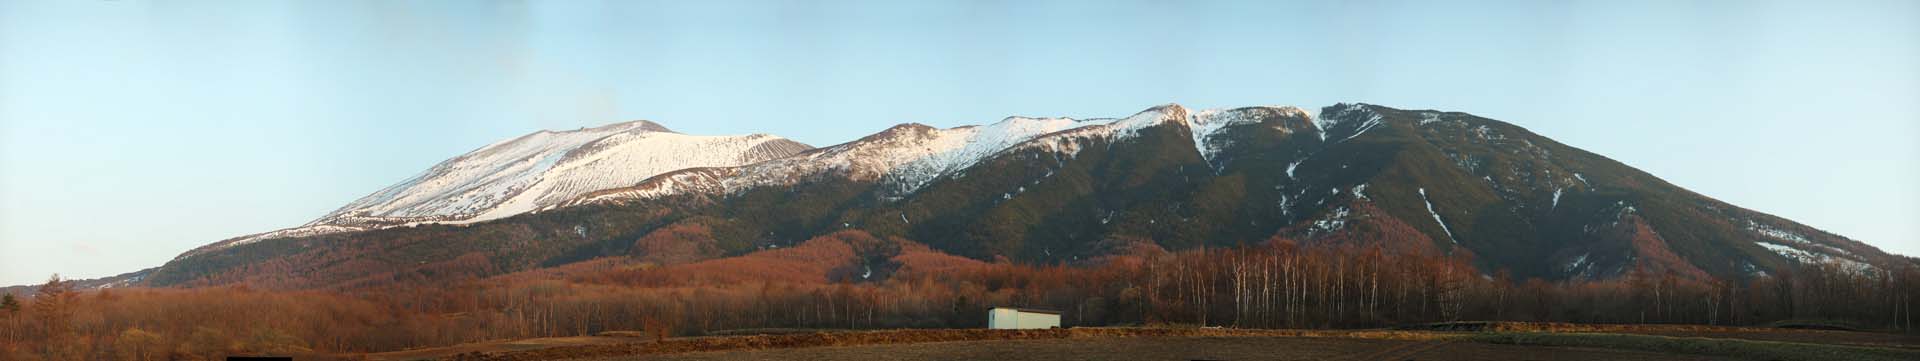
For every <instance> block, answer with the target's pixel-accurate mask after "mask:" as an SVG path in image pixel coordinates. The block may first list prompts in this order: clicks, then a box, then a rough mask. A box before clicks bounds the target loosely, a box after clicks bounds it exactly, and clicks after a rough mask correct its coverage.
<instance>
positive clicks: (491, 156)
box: [189, 121, 811, 254]
mask: <svg viewBox="0 0 1920 361" xmlns="http://www.w3.org/2000/svg"><path fill="white" fill-rule="evenodd" d="M807 149H811V147H810V146H807V145H805V144H801V143H798V142H794V141H791V140H787V139H785V138H781V137H776V136H771V135H765V134H752V135H738V136H699V135H686V134H680V133H676V132H674V131H672V130H669V129H667V128H666V127H662V126H660V125H659V124H655V123H653V122H648V121H634V122H626V123H618V124H612V125H607V126H601V127H595V128H583V129H578V130H572V131H560V132H555V131H546V130H542V131H538V132H534V133H532V134H527V135H525V136H521V137H518V138H514V139H509V140H505V141H501V142H497V143H494V144H490V145H487V146H485V147H481V148H480V149H477V150H474V151H472V152H469V153H467V154H464V155H461V156H459V157H455V158H453V159H449V160H446V161H444V162H441V163H440V164H438V165H435V166H433V168H430V169H427V171H426V172H424V173H421V174H419V175H416V176H414V177H412V178H410V179H407V180H406V181H403V182H400V183H399V184H395V185H393V186H389V187H387V188H386V189H382V190H380V191H378V192H374V193H373V194H371V195H368V196H366V197H363V198H360V199H359V200H356V201H354V202H352V203H349V204H347V205H346V206H344V207H341V208H339V209H338V210H335V211H333V212H332V213H329V214H327V215H325V216H323V217H320V218H319V219H316V220H314V221H313V222H310V223H307V224H306V225H303V226H301V227H296V228H290V229H284V230H279V231H274V232H267V233H262V234H257V235H251V236H245V237H239V238H234V239H229V240H227V241H222V242H219V243H216V244H214V245H209V247H203V248H204V249H217V248H222V247H227V246H232V245H237V244H245V243H250V242H253V241H258V240H261V239H268V238H284V237H292V236H311V235H318V234H326V233H337V232H348V231H358V230H365V229H375V228H383V227H390V226H397V225H408V224H420V223H471V222H479V221H486V220H492V219H499V218H505V217H508V216H513V215H516V214H521V213H526V212H529V211H534V210H538V209H542V208H547V207H550V206H553V205H556V204H560V203H562V202H565V201H567V200H571V199H574V198H577V197H580V196H582V195H585V194H587V193H590V192H594V191H599V190H604V189H611V188H621V187H628V186H632V185H634V184H637V183H639V182H641V181H643V180H646V179H648V178H652V177H653V176H656V175H659V174H662V173H667V172H672V171H676V170H681V169H688V168H697V167H731V166H738V165H742V164H749V163H755V162H760V161H765V160H768V159H774V158H780V157H785V156H788V155H792V154H795V153H799V152H802V151H805V150H807ZM204 249H200V250H195V251H194V252H189V254H191V253H195V252H198V251H203V250H204Z"/></svg>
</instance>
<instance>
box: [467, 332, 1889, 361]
mask: <svg viewBox="0 0 1920 361" xmlns="http://www.w3.org/2000/svg"><path fill="white" fill-rule="evenodd" d="M1496 326H1498V327H1488V328H1485V329H1482V330H1478V331H1435V330H1269V329H1232V328H1163V327H1080V328H1071V329H1045V330H986V329H902V330H874V331H831V332H823V331H813V332H802V331H800V330H795V331H796V332H777V333H770V334H754V335H729V336H707V337H686V338H671V339H666V340H663V341H658V342H654V341H652V340H649V339H645V338H632V340H633V341H631V342H620V343H613V344H597V345H575V346H562V347H551V348H542V349H534V350H515V351H506V352H466V353H460V354H454V355H448V356H451V357H450V358H451V359H454V360H471V361H480V360H486V361H507V360H554V359H572V358H596V357H624V356H638V355H662V354H680V353H688V352H708V351H739V350H764V349H793V348H808V347H823V346H867V345H894V344H916V343H932V342H953V341H1012V340H1046V339H1110V338H1127V337H1148V338H1152V337H1227V338H1237V337H1280V338H1332V339H1373V340H1403V341H1448V342H1475V343H1485V344H1497V345H1518V346H1549V347H1583V348H1599V349H1613V350H1631V351H1645V352H1654V353H1665V354H1690V355H1705V356H1724V357H1735V358H1744V359H1762V360H1810V361H1831V360H1920V349H1911V348H1905V347H1900V346H1897V345H1895V346H1890V347H1870V346H1855V345H1835V344H1823V343H1808V342H1782V341H1765V340H1750V339H1736V338H1709V337H1675V336H1660V335H1646V334H1634V332H1648V331H1657V330H1663V329H1668V328H1671V329H1673V330H1694V329H1696V328H1687V327H1668V326H1605V327H1602V326H1578V327H1574V326H1566V327H1559V326H1555V327H1547V326H1554V325H1518V326H1515V325H1505V326H1500V325H1496ZM1523 326H1524V327H1523ZM1608 328H1618V330H1612V329H1608ZM1701 330H1707V329H1701ZM1713 330H1720V331H1727V330H1736V329H1735V328H1725V330H1721V329H1719V328H1715V329H1713ZM1668 331H1671V330H1668ZM1740 332H1801V331H1782V330H1768V329H1745V330H1741V331H1740ZM1796 335H1799V334H1796ZM1807 335H1812V334H1807ZM609 336H619V338H628V337H631V336H630V335H609ZM1802 336H1805V335H1802ZM1807 341H1816V340H1813V339H1809V340H1807Z"/></svg>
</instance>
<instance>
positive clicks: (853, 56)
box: [0, 0, 1920, 285]
mask: <svg viewBox="0 0 1920 361" xmlns="http://www.w3.org/2000/svg"><path fill="white" fill-rule="evenodd" d="M1098 4H1108V3H1106V2H1100V3H1098ZM1111 5H1112V6H1111V7H1102V8H1098V9H1093V8H1094V7H1093V6H1092V5H1091V3H1089V4H1072V3H1052V2H1050V3H1039V4H1018V3H1006V4H1001V3H917V4H894V3H887V2H871V3H868V2H835V3H827V4H806V5H799V4H786V3H780V2H764V3H762V2H724V3H707V4H688V3H680V2H659V3H610V4H591V3H576V2H532V3H484V4H474V3H463V2H416V3H386V2H368V3H332V2H324V3H322V2H277V1H262V2H235V3H199V2H193V3H152V2H147V1H135V0H126V1H108V2H25V1H0V285H18V284H30V283H37V282H39V281H42V280H45V279H46V277H47V276H48V275H50V274H53V273H60V274H62V275H65V276H68V277H70V278H95V277H102V276H110V275H114V274H119V273H124V272H131V271H135V270H139V269H143V268H147V267H155V266H159V265H161V264H163V263H165V262H166V261H167V260H169V259H172V258H173V257H174V256H175V255H178V254H179V253H181V252H184V251H186V250H188V249H191V248H193V247H197V246H200V245H204V244H208V243H212V242H215V241H218V240H222V239H226V238H231V237H235V236H241V235H246V234H252V233H258V232H266V231H271V230H275V229H280V228H285V227H292V226H297V225H300V224H303V223H306V222H308V221H310V220H313V219H314V218H317V217H319V216H321V215H323V214H325V213H327V212H328V211H331V210H333V209H335V208H337V207H339V206H341V205H344V204H346V203H347V202H350V201H353V200H354V199H357V198H359V197H361V196H364V195H367V194H369V193H372V192H374V191H377V190H379V189H381V188H383V187H386V186H388V185H391V184H393V183H396V182H399V181H401V180H404V179H407V178H408V177H412V176H414V175H416V174H418V173H419V172H421V171H423V170H425V169H427V168H428V167H430V166H432V165H434V164H435V163H438V162H440V161H442V160H445V159H447V158H451V157H454V156H457V155H460V154H462V153H465V152H467V151H470V150H473V149H475V148H479V147H481V146H483V145H486V144H489V143H492V142H495V141H499V140H503V139H508V138H512V137H516V136H519V135H523V134H526V133H529V132H534V131H537V130H540V129H552V130H570V129H576V128H581V127H592V126H597V125H602V124H607V123H615V122H622V121H630V120H637V119H646V120H651V121H654V122H657V123H660V124H662V125H665V126H666V127H668V128H671V129H673V130H675V131H679V132H682V133H688V134H703V135H722V134H748V133H767V134H773V135H778V136H783V137H787V138H790V139H794V140H796V141H800V142H804V143H807V144H811V145H814V146H825V145H831V144H836V143H840V142H845V141H851V140H854V139H857V138H859V137H861V136H864V135H867V134H871V133H874V132H879V131H881V130H883V129H885V128H887V127H889V126H891V125H894V124H898V123H907V122H918V123H924V124H929V125H933V126H939V127H952V126H959V125H967V124H985V123H991V122H994V121H997V120H999V119H1001V118H1003V117H1006V116H1013V115H1025V116H1068V117H1076V118H1093V117H1118V116H1125V115H1128V114H1131V113H1132V112H1135V111H1139V110H1141V109H1145V108H1147V107H1151V106H1154V105H1159V104H1165V103H1179V104H1182V105H1185V106H1187V107H1190V108H1194V109H1203V108H1219V107H1235V106H1249V105H1293V106H1300V107H1303V108H1311V107H1321V106H1327V105H1331V104H1334V103H1337V102H1365V103H1370V104H1378V105H1384V106H1388V107H1395V108H1402V109H1438V110H1446V111H1460V112H1467V113H1472V114H1475V115H1479V116H1484V117H1488V118H1493V119H1498V120H1502V121H1506V122H1509V123H1513V124H1516V125H1519V126H1522V127H1525V128H1528V129H1529V130H1531V131H1533V132H1535V133H1538V134H1541V135H1544V136H1546V137H1549V138H1553V139H1555V140H1558V141H1561V142H1563V143H1566V144H1568V145H1571V146H1574V147H1578V148H1582V149H1585V150H1587V151H1591V152H1594V153H1597V154H1600V155H1603V156H1607V157H1609V158H1612V159H1615V160H1618V161H1620V162H1622V163H1626V164H1627V165H1629V166H1633V167H1636V168H1639V169H1641V170H1644V171H1647V172H1648V173H1651V174H1653V175H1655V176H1658V177H1660V178H1662V179H1665V180H1667V181H1669V182H1672V183H1674V184H1676V185H1679V186H1681V187H1684V188H1687V189H1689V190H1693V191H1695V192H1699V193H1701V194H1704V195H1707V196H1710V197H1713V198H1716V199H1720V200H1723V201H1726V202H1728V203H1732V204H1734V205H1738V206H1742V207H1746V208H1750V209H1754V210H1757V211H1761V212H1765V213H1770V214H1774V215H1778V216H1781V217H1785V218H1788V219H1791V220H1794V221H1797V222H1801V223H1804V224H1807V225H1809V226H1812V227H1815V228H1819V229H1822V230H1826V231H1829V232H1832V233H1836V234H1839V235H1842V236H1846V237H1849V238H1853V239H1856V240H1860V241H1863V242H1866V243H1868V244H1871V245H1874V246H1876V247H1879V248H1881V249H1884V250H1886V251H1888V252H1891V253H1897V254H1903V255H1920V223H1916V222H1913V220H1915V219H1920V187H1914V186H1913V185H1914V183H1915V180H1916V179H1920V142H1916V141H1915V140H1916V139H1920V103H1916V102H1914V101H1913V99H1920V67H1916V66H1914V65H1915V64H1920V3H1915V2H1903V1H1854V2H1824V3H1818V4H1806V3H1784V2H1769V3H1749V2H1732V1H1727V2H1685V3H1681V2H1663V1H1650V2H1616V1H1606V2H1597V1H1596V2H1556V3H1534V2H1475V3H1471V4H1470V5H1462V4H1436V3H1427V2H1404V3H1378V4H1348V3H1271V4H1269V3H1260V4H1238V3H1195V4H1177V5H1176V4H1159V3H1151V2H1126V3H1117V4H1111ZM1090 9H1092V10H1090Z"/></svg>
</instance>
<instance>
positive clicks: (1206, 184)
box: [147, 104, 1908, 288]
mask: <svg viewBox="0 0 1920 361" xmlns="http://www.w3.org/2000/svg"><path fill="white" fill-rule="evenodd" d="M653 127H657V126H641V127H639V128H653ZM596 129H598V128H596ZM629 130H635V129H629ZM629 130H622V132H625V131H629ZM637 130H639V131H646V132H657V130H647V129H637ZM510 143H511V142H508V143H503V144H510ZM497 147H500V145H496V146H490V147H488V148H483V149H482V151H488V150H491V149H493V148H497ZM585 148H591V147H585ZM615 148H617V147H615ZM724 149H753V147H744V146H743V147H734V148H724ZM738 157H739V158H734V159H735V160H736V161H738V162H739V164H734V165H726V164H717V165H687V166H686V167H684V168H681V169H677V170H671V169H669V170H659V171H658V172H657V173H658V174H657V175H654V176H652V177H649V178H646V179H644V180H638V181H633V182H632V183H629V184H631V185H632V186H629V187H608V188H606V189H598V190H591V191H585V192H581V193H579V194H578V195H579V197H577V198H572V199H565V200H561V199H558V197H547V198H534V199H537V200H538V201H535V202H533V204H534V205H536V206H537V207H528V208H527V209H542V210H544V211H541V212H533V213H521V214H517V215H513V216H509V217H505V218H498V219H491V220H483V219H478V217H474V218H465V219H461V220H459V221H457V222H448V223H456V224H442V225H432V224H429V225H422V226H418V227H400V228H388V229H382V230H375V231H366V232H346V233H326V234H293V235H288V236H275V237H260V239H258V240H257V242H253V243H250V244H246V245H244V246H236V247H231V248H221V249H215V250H210V251H207V252H201V253H194V254H190V255H183V256H182V257H181V258H180V259H176V260H175V261H174V262H170V263H169V264H168V265H166V266H163V267H161V268H160V269H158V270H155V271H154V272H153V273H152V274H151V276H149V277H147V279H148V280H150V281H149V282H150V284H154V285H174V284H220V283H232V282H249V283H255V284H262V285H266V286H270V287H283V288H310V287H351V286H353V285H367V284H379V283H386V282H427V281H431V280H433V279H438V278H441V277H452V276H449V275H457V274H474V273H478V274H496V273H498V272H512V271H517V270H525V269H533V268H541V267H549V266H556V265H561V264H567V263H570V262H576V261H581V260H586V259H592V258H596V257H608V256H613V257H639V258H641V259H650V258H649V256H650V255H648V254H646V253H647V252H655V251H656V250H670V249H678V250H681V251H685V249H686V247H670V245H667V246H662V244H663V243H662V242H670V241H663V240H671V239H676V238H674V237H667V236H673V235H674V234H669V233H661V234H656V232H673V231H672V230H675V229H680V230H684V229H701V230H704V231H702V232H696V233H692V234H698V238H700V239H698V240H689V242H698V245H699V246H698V247H697V249H699V250H700V251H699V252H679V253H675V254H674V255H673V257H666V258H672V259H680V258H685V257H689V256H688V255H699V256H697V257H708V258H711V257H727V256H733V255H741V254H746V253H749V252H753V251H756V250H764V249H772V248H779V247H791V246H795V245H797V244H798V242H800V241H803V240H806V239H811V238H814V237H817V236H821V235H825V234H830V233H833V232H837V231H840V230H844V229H860V230H865V231H868V232H871V233H872V234H874V235H875V236H880V237H902V238H905V239H910V240H914V241H917V242H920V243H923V244H926V245H928V246H930V247H932V248H934V249H936V250H939V251H942V252H947V253H952V254H957V255H961V256H966V257H970V258H975V259H980V260H992V259H1007V260H1012V261H1018V262H1030V263H1069V264H1072V263H1078V262H1084V261H1088V260H1092V259H1098V258H1101V257H1104V256H1109V255H1113V254H1115V253H1117V252H1131V251H1129V250H1142V249H1154V248H1158V249H1168V250H1183V249H1194V248H1198V247H1219V246H1234V245H1242V244H1255V243H1260V242H1266V241H1269V240H1275V239H1290V240H1294V241H1298V242H1315V243H1333V244H1353V245H1357V246H1379V247H1383V248H1385V249H1388V250H1391V251H1394V252H1426V253H1435V254H1448V255H1455V256H1458V257H1467V258H1470V259H1472V260H1474V262H1475V264H1477V265H1478V266H1480V268H1481V269H1482V270H1483V271H1484V272H1487V273H1489V274H1491V273H1494V272H1498V271H1507V272H1511V273H1512V274H1513V275H1515V276H1517V277H1540V278H1546V279H1556V280H1564V279H1608V278H1617V277H1622V276H1625V275H1628V274H1631V273H1634V272H1650V273H1672V274H1674V275H1677V276H1682V277H1691V278H1702V277H1719V278H1741V277H1750V276H1753V275H1759V274H1766V273H1772V272H1780V271H1790V270H1792V269H1794V268H1796V267H1802V266H1805V265H1807V264H1810V263H1815V262H1836V263H1840V264H1842V265H1843V266H1846V267H1851V268H1855V269H1868V268H1872V267H1874V265H1887V264H1893V263H1897V262H1908V261H1906V260H1903V259H1900V258H1898V257H1896V256H1892V255H1888V254H1886V253H1884V252H1881V251H1879V250H1878V249H1875V248H1873V247H1871V246H1868V245H1866V244H1864V243H1860V242H1857V241H1853V240H1850V239H1846V238H1844V237H1840V236H1838V235H1833V234H1830V233H1826V232H1822V231H1819V230H1817V229H1813V228H1811V227H1807V226H1805V225H1800V224H1797V223H1793V222H1792V221H1789V220H1785V219H1781V218H1778V217H1773V216H1770V215H1766V214H1763V213H1759V212H1754V211H1751V210H1746V209H1742V208H1739V207H1737V206H1733V205H1729V204H1725V203H1723V202H1720V201H1718V200H1714V199H1711V198H1709V197H1705V196H1702V195H1699V194H1696V193H1693V192H1690V191H1687V190H1685V189H1682V188H1680V187H1677V186H1674V185H1672V184H1669V183H1666V182H1665V181H1662V180H1660V179H1659V178H1656V177H1654V176H1652V175H1649V174H1646V173H1644V172H1641V171H1639V170H1636V169H1633V168H1631V167H1628V166H1626V165H1624V164H1621V163H1619V162H1616V161H1613V160H1611V159H1607V158H1605V157H1602V156H1599V155H1596V154H1592V153H1589V152H1586V151H1583V150H1580V149H1576V148H1573V147H1569V146H1566V145H1563V144H1560V143H1558V142H1554V141H1552V140H1551V139H1547V138H1545V137H1541V136H1539V135H1536V134H1533V133H1531V132H1528V131H1527V130H1525V129H1523V128H1520V127H1517V126H1514V125H1511V124H1507V123H1504V122H1500V121H1496V120H1491V119H1485V118H1481V117H1476V116H1473V115H1471V114H1466V113H1457V112H1439V111H1421V110H1400V109H1394V108H1388V107H1382V106H1376V105H1367V104H1338V105H1334V106H1330V107H1324V108H1321V109H1318V110H1311V111H1310V110H1303V109H1299V108H1293V107H1245V108H1234V109H1220V110H1201V111H1190V110H1188V109H1186V108H1184V107H1180V106H1178V105H1164V106H1159V107H1154V108H1151V109H1147V110H1145V111H1142V112H1139V113H1136V114H1134V115H1132V116H1128V117H1125V118H1118V119H1089V120H1074V119H1069V118H1025V117H1011V118H1007V119H1004V120H1002V121H1000V122H997V123H993V124H989V125H984V126H969V127H957V128H949V129H936V128H932V127H927V126H924V125H918V124H906V125H900V126H895V127H892V128H889V129H887V130H885V131H882V132H880V133H877V134H874V135H871V136H868V137H864V138H861V139H859V140H855V141H852V142H848V143H844V144H839V145H834V146H828V147H824V148H819V149H812V150H806V151H800V152H797V153H792V154H791V155H788V156H785V157H777V158H766V159H764V160H761V161H758V162H750V161H749V159H747V158H750V157H747V156H738ZM508 158H509V159H526V158H525V157H508ZM563 158H565V157H563ZM473 159H479V158H473ZM606 159H616V158H606ZM618 159H620V160H610V161H608V162H611V163H615V164H630V166H629V167H631V168H644V169H664V168H666V167H665V166H654V165H650V164H651V163H645V162H639V163H632V162H634V161H633V160H632V159H629V158H618ZM498 163H499V162H498V161H495V160H488V161H484V162H479V163H473V164H475V165H473V166H474V167H499V164H498ZM560 163H564V162H560ZM715 163H721V162H715ZM448 164H466V163H463V162H462V160H461V159H456V160H453V161H449V163H448ZM444 165H445V164H443V166H444ZM450 167H451V166H450ZM463 167H464V165H463ZM648 167H651V168H648ZM556 168H557V167H556ZM436 169H439V167H436ZM453 169H464V168H457V167H454V168H453ZM488 169H495V168H488ZM498 169H512V168H498ZM646 172H654V171H652V170H649V171H646ZM447 173H455V171H447ZM642 173H644V172H642ZM433 174H437V172H435V171H430V172H429V175H433ZM430 178H434V177H430V176H423V177H422V179H430ZM512 179H518V178H512ZM420 183H428V182H420ZM515 184H518V183H515ZM601 185H604V184H601ZM403 186H406V185H405V184H403ZM407 187H414V186H407ZM436 187H438V188H433V189H461V188H460V187H452V186H436ZM508 188H511V187H508ZM528 188H529V189H530V188H531V187H528ZM586 188H592V187H581V188H567V189H586ZM384 193H386V192H382V193H376V195H375V196H371V197H369V199H376V200H379V201H377V202H356V206H351V207H349V208H352V209H368V210H367V211H362V212H361V213H353V212H350V211H346V210H345V209H343V212H336V214H360V215H369V216H376V217H378V216H398V217H434V216H437V215H436V214H435V213H407V212H410V210H412V209H415V208H409V207H411V206H413V205H421V204H433V203H432V202H414V201H402V200H403V197H388V196H383V194H384ZM362 203H364V204H362ZM441 203H443V204H465V203H459V202H444V201H443V202H441ZM495 204H505V203H504V202H502V203H495ZM369 205H376V206H369ZM429 208H432V207H429ZM433 209H445V207H440V208H433ZM454 209H465V208H457V207H456V208H454ZM381 212H386V213H381ZM460 214H474V215H485V214H486V213H484V212H471V211H468V212H462V213H460ZM326 219H346V218H337V217H334V216H333V215H330V216H329V218H323V220H326ZM403 219H404V218H403ZM414 220H415V221H417V219H414ZM435 220H445V219H435ZM329 224H330V223H325V222H316V225H329ZM362 224H365V223H362ZM372 224H383V223H378V222H376V223H372ZM676 237H685V236H676ZM637 244H638V245H639V246H636V245H637ZM369 250H375V251H369ZM376 251H377V253H367V252H376ZM661 252H665V251H661ZM676 252H678V251H676ZM663 259H665V258H663ZM682 261H684V260H682ZM294 270H299V272H298V273H295V272H294Z"/></svg>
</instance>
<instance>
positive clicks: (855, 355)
mask: <svg viewBox="0 0 1920 361" xmlns="http://www.w3.org/2000/svg"><path fill="white" fill-rule="evenodd" d="M1457 326H1458V325H1441V326H1440V328H1441V329H1447V330H1444V331H1443V330H1436V328H1433V326H1421V327H1425V328H1421V329H1403V330H1345V331H1343V330H1252V329H1220V328H1104V327H1102V328H1073V329H1049V330H983V329H934V330H879V331H806V332H782V333H777V334H757V335H735V336H709V337H683V338H672V339H668V340H666V341H664V342H652V341H650V340H647V339H645V338H633V337H562V338H542V339H529V340H518V341H496V342H483V343H474V344H466V345H457V346H452V347H441V348H433V349H423V350H410V351H404V352H393V353H382V354H372V355H361V356H363V357H365V359H366V360H374V361H378V360H419V359H452V360H463V361H467V360H470V361H522V360H562V359H573V360H601V361H623V360H840V359H861V360H902V361H906V360H954V359H992V360H1001V361H1010V360H1104V359H1144V360H1156V359H1165V360H1327V359H1335V360H1487V359H1499V360H1736V359H1769V360H1774V359H1778V360H1810V361H1832V360H1838V359H1880V360H1920V337H1916V336H1915V335H1900V334H1887V333H1873V332H1845V331H1810V330H1786V329H1772V328H1735V327H1713V326H1666V325H1573V324H1495V325H1480V326H1478V327H1479V329H1478V330H1473V331H1468V330H1458V329H1457ZM802 331H805V330H802ZM1836 357H1837V358H1836Z"/></svg>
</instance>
